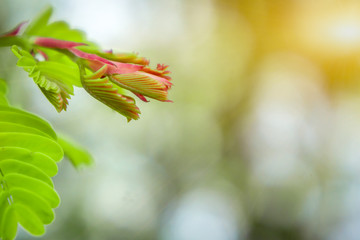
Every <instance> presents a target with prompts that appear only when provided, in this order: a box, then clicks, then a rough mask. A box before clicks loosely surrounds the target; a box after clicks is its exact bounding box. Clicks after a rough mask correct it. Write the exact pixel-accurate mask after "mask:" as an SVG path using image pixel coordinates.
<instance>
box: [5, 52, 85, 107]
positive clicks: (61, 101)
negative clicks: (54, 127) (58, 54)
mask: <svg viewBox="0 0 360 240" xmlns="http://www.w3.org/2000/svg"><path fill="white" fill-rule="evenodd" d="M12 51H13V53H14V54H15V56H17V57H18V58H19V61H18V63H17V65H18V66H19V67H22V68H23V69H24V70H25V71H27V72H28V73H29V77H32V78H33V79H34V82H35V83H36V84H37V85H38V86H39V88H40V90H41V91H42V92H43V93H44V95H45V96H46V98H47V99H48V100H49V101H50V103H51V104H52V105H53V106H54V107H55V108H56V110H57V111H58V112H61V111H62V110H66V107H67V104H68V99H69V98H70V95H73V92H74V88H73V85H76V86H79V84H80V81H79V71H78V69H77V68H76V67H75V66H73V65H69V64H64V63H61V62H57V61H50V60H49V61H43V62H38V61H36V59H35V58H34V57H33V56H32V55H31V54H30V53H29V52H27V51H25V50H22V49H19V48H18V47H17V46H13V47H12Z"/></svg>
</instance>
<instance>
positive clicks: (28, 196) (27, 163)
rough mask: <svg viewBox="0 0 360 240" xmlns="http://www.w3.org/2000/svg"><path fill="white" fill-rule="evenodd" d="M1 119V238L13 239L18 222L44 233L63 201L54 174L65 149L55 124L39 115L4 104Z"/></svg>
mask: <svg viewBox="0 0 360 240" xmlns="http://www.w3.org/2000/svg"><path fill="white" fill-rule="evenodd" d="M2 89H4V88H3V87H2V86H1V85H0V94H1V92H4V91H3V90H2ZM0 119H1V120H0V186H1V187H0V239H3V240H5V239H7V240H13V239H14V238H15V236H16V232H17V226H18V224H20V225H22V226H23V228H24V229H25V230H27V231H28V232H29V233H31V234H33V235H42V234H44V232H45V227H44V225H45V224H49V223H51V222H52V221H53V220H54V211H53V208H56V207H57V206H58V205H59V203H60V198H59V196H58V194H57V193H56V191H55V189H54V184H53V181H52V179H51V177H53V176H54V175H56V173H57V170H58V168H57V165H56V162H57V161H60V160H61V159H62V157H63V155H64V153H63V150H62V148H61V146H60V145H59V144H58V143H57V136H56V134H55V131H54V130H53V129H52V127H51V125H50V124H49V123H47V122H46V121H44V120H43V119H41V118H40V117H38V116H35V115H33V114H31V113H28V112H25V111H22V110H20V109H16V108H12V107H9V106H0Z"/></svg>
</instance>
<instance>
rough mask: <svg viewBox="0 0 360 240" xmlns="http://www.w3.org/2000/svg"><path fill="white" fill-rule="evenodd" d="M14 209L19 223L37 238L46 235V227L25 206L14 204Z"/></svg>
mask: <svg viewBox="0 0 360 240" xmlns="http://www.w3.org/2000/svg"><path fill="white" fill-rule="evenodd" d="M11 207H12V209H14V212H15V214H16V218H17V221H18V222H19V223H20V224H21V226H23V227H24V228H25V229H26V230H28V231H29V232H30V233H31V234H33V235H35V236H40V235H42V234H44V233H45V227H44V225H43V223H42V222H41V220H40V219H39V217H38V216H37V215H36V214H35V213H34V212H33V211H31V210H30V209H29V208H28V207H26V206H24V205H23V204H18V203H14V204H12V206H11Z"/></svg>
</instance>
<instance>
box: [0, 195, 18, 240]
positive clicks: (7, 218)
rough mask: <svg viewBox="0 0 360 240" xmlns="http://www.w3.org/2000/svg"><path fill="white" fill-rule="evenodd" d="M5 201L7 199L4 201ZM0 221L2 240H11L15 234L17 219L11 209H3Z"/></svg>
mask: <svg viewBox="0 0 360 240" xmlns="http://www.w3.org/2000/svg"><path fill="white" fill-rule="evenodd" d="M6 200H7V199H6ZM0 216H2V221H1V229H0V230H1V231H0V234H1V236H2V239H4V240H12V239H14V238H15V236H16V232H17V222H18V221H17V219H16V215H15V211H14V209H13V208H11V207H7V208H5V211H4V213H3V215H0Z"/></svg>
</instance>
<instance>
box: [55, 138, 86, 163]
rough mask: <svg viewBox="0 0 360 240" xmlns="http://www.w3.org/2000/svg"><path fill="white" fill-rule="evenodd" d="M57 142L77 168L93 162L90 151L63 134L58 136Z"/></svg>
mask: <svg viewBox="0 0 360 240" xmlns="http://www.w3.org/2000/svg"><path fill="white" fill-rule="evenodd" d="M58 143H59V144H60V146H61V147H62V148H63V150H64V153H65V156H66V157H67V158H68V159H69V160H70V162H71V163H72V164H73V165H74V167H76V168H79V167H81V166H82V165H91V164H92V163H93V158H92V156H91V155H90V153H89V152H88V151H86V150H85V149H84V148H83V147H81V146H79V145H78V144H76V143H74V142H73V141H71V140H69V139H68V138H66V137H63V136H62V137H59V138H58Z"/></svg>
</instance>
